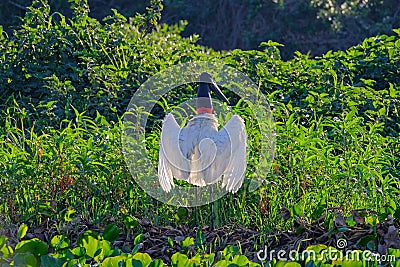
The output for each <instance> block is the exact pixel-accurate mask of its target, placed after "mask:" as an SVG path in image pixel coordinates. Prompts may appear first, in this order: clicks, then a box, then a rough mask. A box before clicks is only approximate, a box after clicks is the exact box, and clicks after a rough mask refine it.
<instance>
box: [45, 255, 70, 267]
mask: <svg viewBox="0 0 400 267" xmlns="http://www.w3.org/2000/svg"><path fill="white" fill-rule="evenodd" d="M65 262H66V261H65V260H63V259H58V258H54V257H53V256H50V255H42V256H41V257H40V263H41V267H62V266H63V265H64V263H65Z"/></svg>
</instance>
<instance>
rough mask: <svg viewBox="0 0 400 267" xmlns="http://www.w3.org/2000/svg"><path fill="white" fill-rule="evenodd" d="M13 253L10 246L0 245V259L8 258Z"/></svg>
mask: <svg viewBox="0 0 400 267" xmlns="http://www.w3.org/2000/svg"><path fill="white" fill-rule="evenodd" d="M13 254H14V251H13V249H12V247H11V246H9V245H7V244H4V245H3V246H1V245H0V259H2V258H3V259H9V258H11V257H12V255H13Z"/></svg>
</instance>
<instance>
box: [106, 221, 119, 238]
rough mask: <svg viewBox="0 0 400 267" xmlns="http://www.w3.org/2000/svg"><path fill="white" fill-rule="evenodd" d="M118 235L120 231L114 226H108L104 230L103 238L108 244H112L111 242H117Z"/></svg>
mask: <svg viewBox="0 0 400 267" xmlns="http://www.w3.org/2000/svg"><path fill="white" fill-rule="evenodd" d="M119 233H120V230H119V228H118V227H117V226H116V225H115V224H109V225H107V227H106V228H105V229H104V233H103V238H104V239H106V240H108V241H110V242H113V241H115V240H117V238H118V236H119Z"/></svg>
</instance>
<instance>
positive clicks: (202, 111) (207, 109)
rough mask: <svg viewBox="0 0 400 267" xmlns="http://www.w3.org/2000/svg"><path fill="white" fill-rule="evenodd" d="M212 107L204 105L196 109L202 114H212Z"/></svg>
mask: <svg viewBox="0 0 400 267" xmlns="http://www.w3.org/2000/svg"><path fill="white" fill-rule="evenodd" d="M212 110H213V109H212V108H204V107H201V108H197V109H196V111H197V114H202V113H209V114H212Z"/></svg>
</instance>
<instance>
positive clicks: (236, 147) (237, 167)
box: [219, 115, 247, 193]
mask: <svg viewBox="0 0 400 267" xmlns="http://www.w3.org/2000/svg"><path fill="white" fill-rule="evenodd" d="M219 136H220V138H219V139H224V140H225V141H224V148H225V149H223V150H222V151H221V155H219V158H220V159H223V160H227V161H229V163H228V165H227V167H226V168H225V171H224V176H223V179H222V187H226V190H227V191H229V192H232V193H236V192H237V191H238V190H239V188H240V187H241V186H242V184H243V180H244V176H245V173H246V166H247V161H246V148H247V134H246V129H245V125H244V121H243V119H242V118H241V117H240V116H238V115H234V116H233V117H232V118H231V119H230V120H229V121H228V122H227V124H226V125H225V126H224V128H222V129H221V130H220V131H219Z"/></svg>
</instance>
